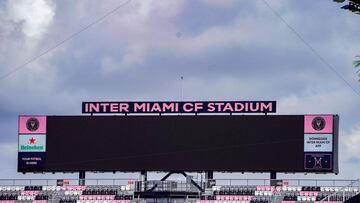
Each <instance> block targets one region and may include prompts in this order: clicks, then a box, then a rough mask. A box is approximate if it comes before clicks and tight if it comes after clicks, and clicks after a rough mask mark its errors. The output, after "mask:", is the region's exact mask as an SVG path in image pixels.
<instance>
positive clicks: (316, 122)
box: [311, 117, 326, 131]
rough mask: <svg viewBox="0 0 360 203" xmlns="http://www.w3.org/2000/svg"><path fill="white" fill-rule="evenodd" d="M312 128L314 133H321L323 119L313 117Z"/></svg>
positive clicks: (323, 126)
mask: <svg viewBox="0 0 360 203" xmlns="http://www.w3.org/2000/svg"><path fill="white" fill-rule="evenodd" d="M311 125H312V127H313V129H314V130H316V131H321V130H323V129H324V128H325V125H326V122H325V119H324V118H323V117H315V118H314V119H313V120H312V123H311Z"/></svg>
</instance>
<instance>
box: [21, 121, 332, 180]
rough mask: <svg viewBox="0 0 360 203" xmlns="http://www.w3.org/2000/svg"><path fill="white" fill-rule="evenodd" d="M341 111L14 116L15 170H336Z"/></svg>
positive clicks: (322, 171) (323, 171) (326, 171)
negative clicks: (16, 128)
mask: <svg viewBox="0 0 360 203" xmlns="http://www.w3.org/2000/svg"><path fill="white" fill-rule="evenodd" d="M338 121H339V116H338V115H197V116H195V115H167V116H164V115H163V116H153V115H146V116H139V115H134V116H131V115H130V116H98V115H97V116H19V147H18V171H19V172H76V171H103V172H106V171H123V172H127V171H128V172H136V171H188V172H201V171H209V170H212V171H224V172H269V171H274V172H316V173H338Z"/></svg>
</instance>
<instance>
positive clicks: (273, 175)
mask: <svg viewBox="0 0 360 203" xmlns="http://www.w3.org/2000/svg"><path fill="white" fill-rule="evenodd" d="M276 184H277V181H276V172H275V171H271V172H270V185H271V186H276Z"/></svg>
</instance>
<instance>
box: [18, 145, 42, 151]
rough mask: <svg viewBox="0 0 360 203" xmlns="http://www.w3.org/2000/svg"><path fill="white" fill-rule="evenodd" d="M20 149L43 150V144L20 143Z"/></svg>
mask: <svg viewBox="0 0 360 203" xmlns="http://www.w3.org/2000/svg"><path fill="white" fill-rule="evenodd" d="M20 150H22V151H42V150H44V146H43V145H39V146H38V145H21V146H20Z"/></svg>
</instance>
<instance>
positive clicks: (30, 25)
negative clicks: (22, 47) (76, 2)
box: [7, 0, 55, 38]
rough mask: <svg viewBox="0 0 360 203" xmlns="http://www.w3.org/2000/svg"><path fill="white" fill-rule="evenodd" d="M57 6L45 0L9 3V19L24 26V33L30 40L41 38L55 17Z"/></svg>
mask: <svg viewBox="0 0 360 203" xmlns="http://www.w3.org/2000/svg"><path fill="white" fill-rule="evenodd" d="M54 10H55V4H53V3H52V2H51V1H45V0H27V1H11V0H10V1H8V4H7V11H8V14H7V18H8V20H11V21H13V22H15V23H19V24H22V31H23V33H24V34H25V35H26V36H27V37H30V38H40V37H41V36H42V35H43V34H44V33H45V32H46V31H47V28H48V26H49V25H50V23H51V22H52V19H53V17H54V15H55V11H54Z"/></svg>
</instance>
